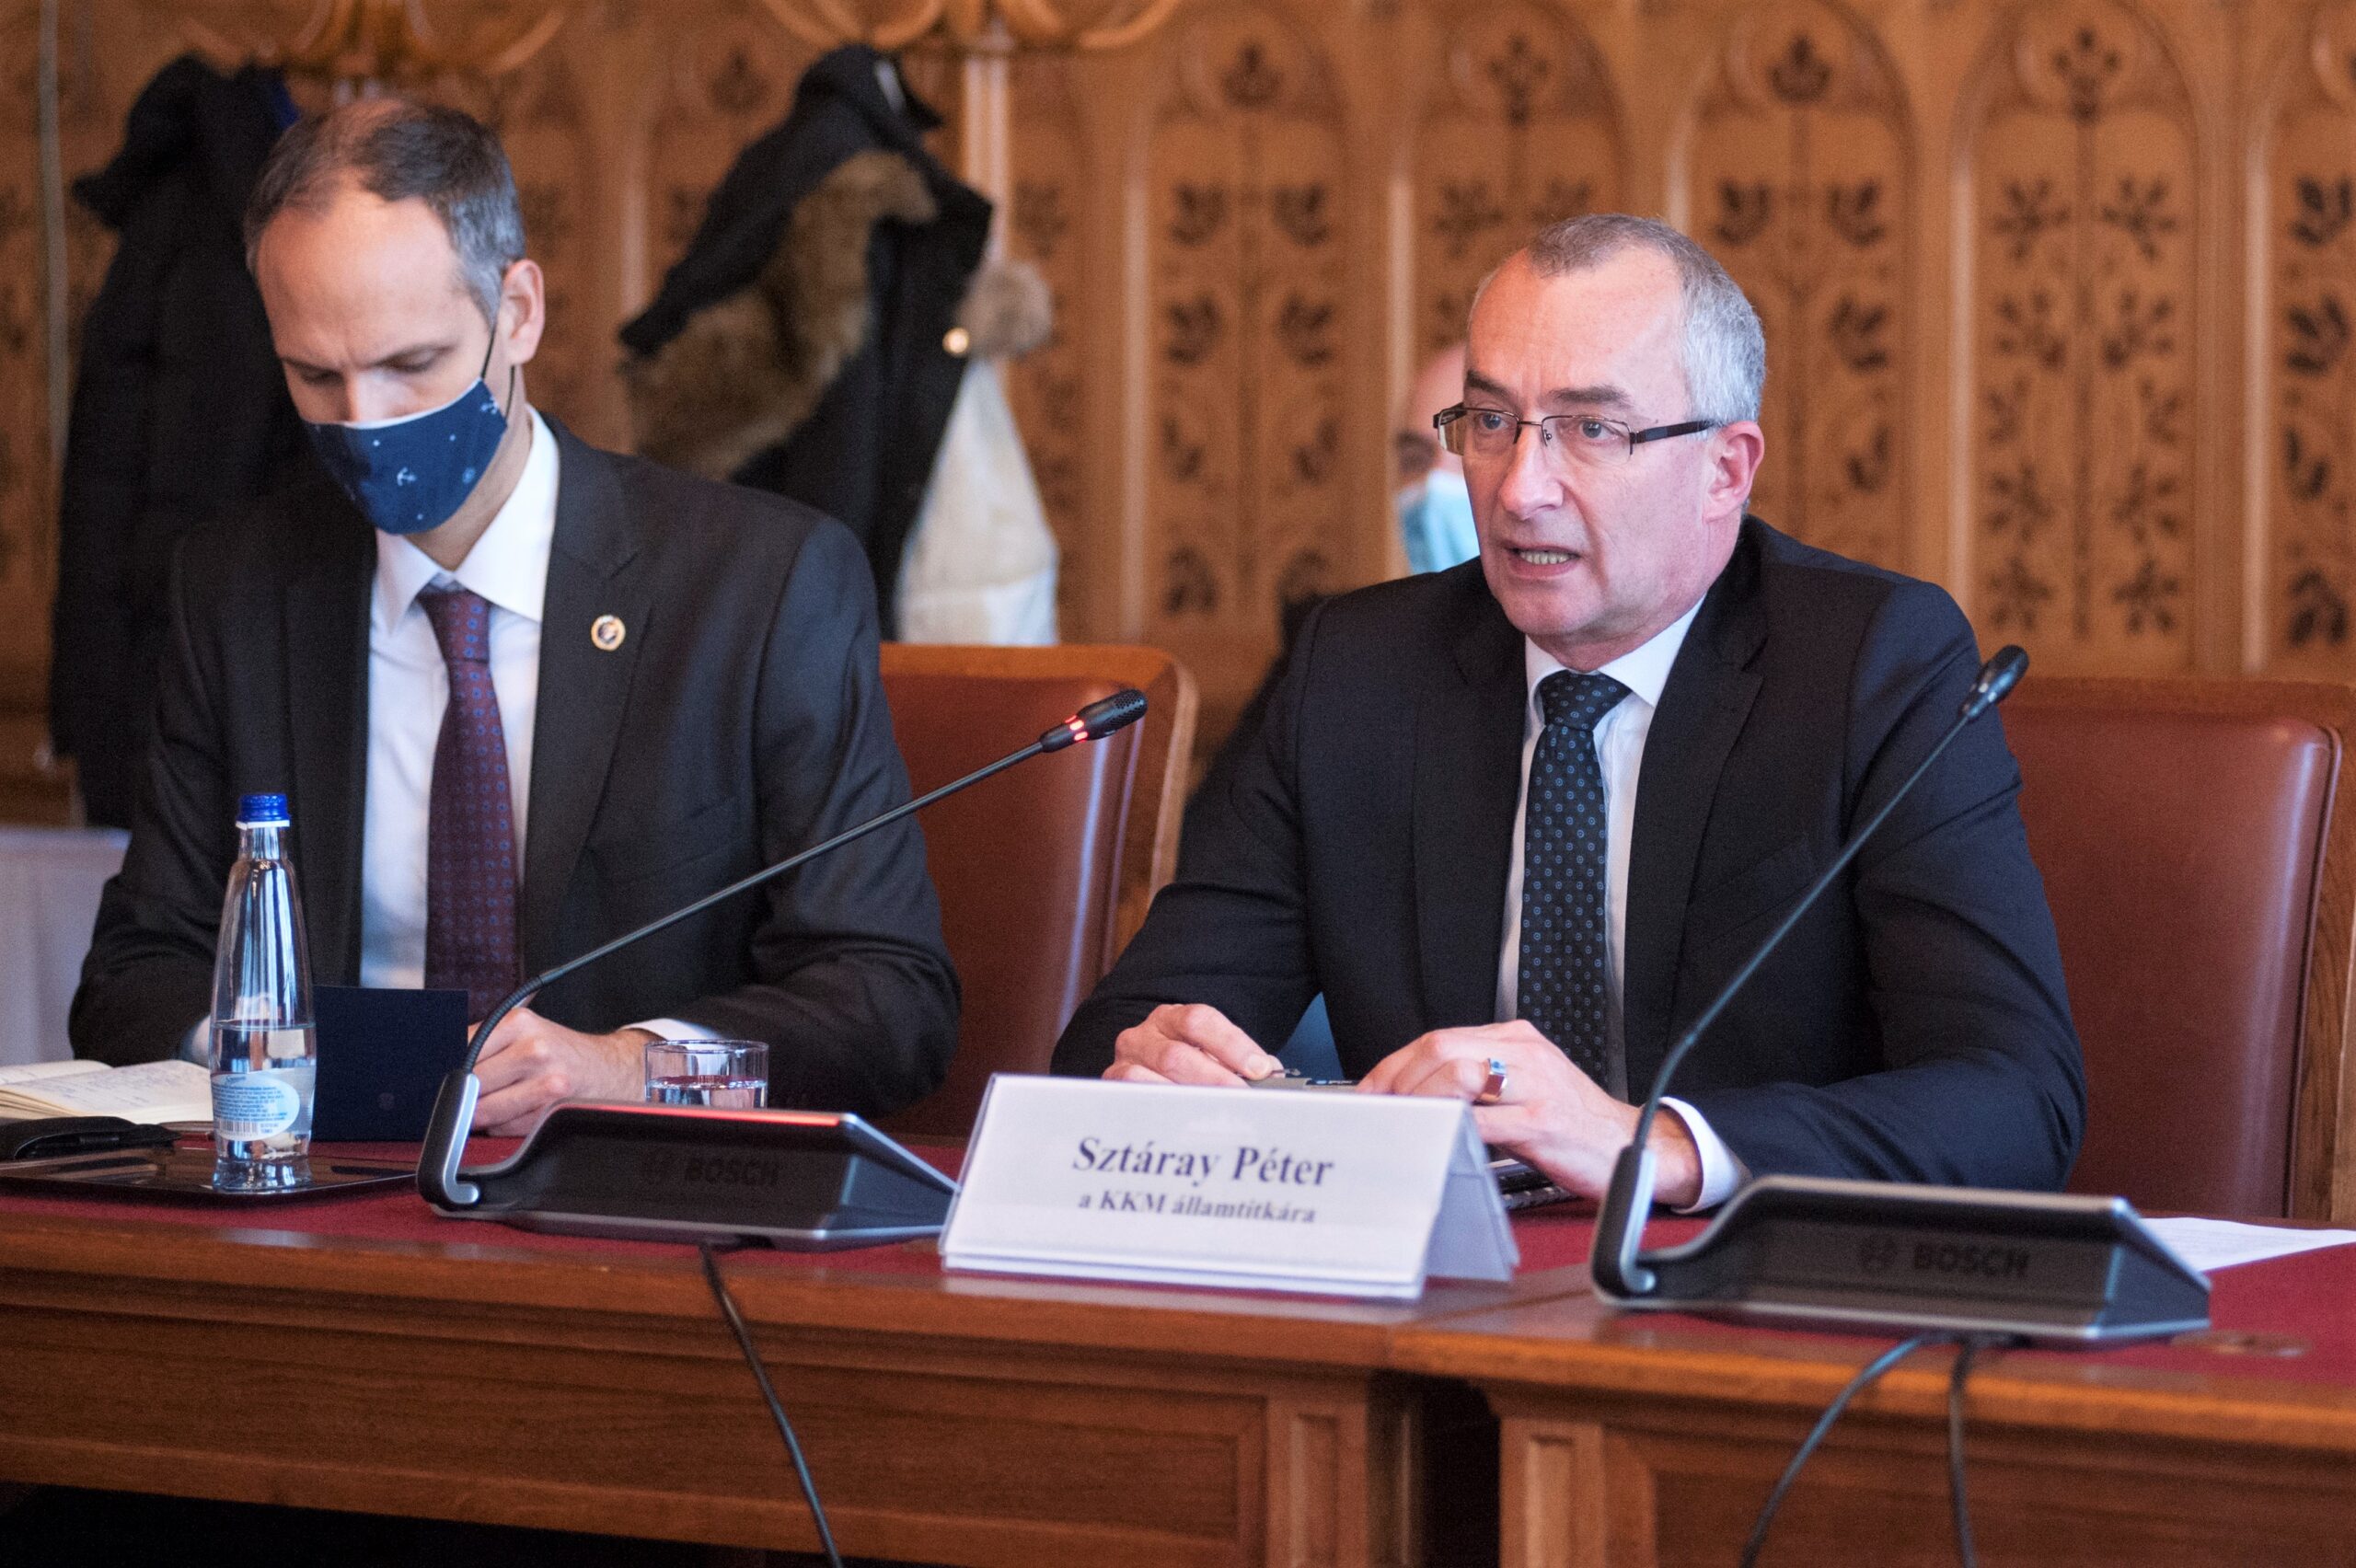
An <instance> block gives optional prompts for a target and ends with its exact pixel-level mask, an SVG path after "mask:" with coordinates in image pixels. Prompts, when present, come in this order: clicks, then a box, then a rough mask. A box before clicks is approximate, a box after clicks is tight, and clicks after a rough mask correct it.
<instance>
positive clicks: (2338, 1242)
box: [2143, 1218, 2356, 1274]
mask: <svg viewBox="0 0 2356 1568" xmlns="http://www.w3.org/2000/svg"><path fill="white" fill-rule="evenodd" d="M2143 1223H2144V1224H2145V1225H2147V1226H2149V1227H2151V1228H2152V1229H2153V1230H2154V1232H2155V1233H2157V1235H2158V1236H2159V1238H2160V1239H2161V1240H2163V1241H2165V1242H2166V1243H2167V1244H2168V1245H2169V1246H2170V1247H2172V1248H2174V1249H2175V1250H2176V1253H2177V1256H2178V1257H2180V1258H2182V1259H2183V1260H2184V1261H2185V1262H2188V1263H2190V1264H2191V1265H2192V1266H2193V1267H2194V1268H2196V1269H2199V1270H2200V1272H2201V1273H2202V1274H2215V1273H2216V1272H2217V1271H2218V1270H2219V1269H2229V1268H2232V1267H2233V1266H2234V1265H2235V1264H2236V1263H2257V1262H2265V1261H2266V1260H2267V1259H2269V1258H2287V1257H2289V1256H2291V1254H2292V1253H2293V1252H2306V1251H2314V1250H2315V1249H2316V1248H2317V1247H2344V1246H2346V1245H2347V1244H2348V1243H2350V1242H2351V1241H2356V1230H2296V1229H2292V1228H2289V1227H2286V1226H2281V1225H2245V1224H2243V1223H2241V1222H2240V1221H2238V1220H2232V1219H2199V1218H2181V1219H2146V1220H2145V1221H2144V1222H2143Z"/></svg>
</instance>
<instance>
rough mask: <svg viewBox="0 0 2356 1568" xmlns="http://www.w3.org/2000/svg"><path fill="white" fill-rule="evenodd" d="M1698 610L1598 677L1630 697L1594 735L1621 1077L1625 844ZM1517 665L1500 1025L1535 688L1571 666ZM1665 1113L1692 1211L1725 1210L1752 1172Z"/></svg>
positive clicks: (1516, 934) (1669, 1105)
mask: <svg viewBox="0 0 2356 1568" xmlns="http://www.w3.org/2000/svg"><path fill="white" fill-rule="evenodd" d="M1701 607H1702V605H1701V602H1700V601H1699V600H1696V601H1695V602H1694V604H1693V607H1692V609H1689V610H1687V611H1686V612H1685V613H1684V614H1683V615H1681V616H1680V617H1678V618H1677V619H1676V620H1675V621H1673V622H1671V623H1670V624H1669V626H1668V627H1666V628H1663V629H1662V630H1661V631H1660V632H1658V633H1657V634H1656V635H1655V636H1654V638H1653V639H1652V640H1651V641H1649V642H1646V644H1645V645H1644V646H1643V647H1641V648H1638V649H1635V650H1634V651H1631V652H1627V653H1623V654H1622V655H1621V656H1620V657H1619V658H1617V659H1614V660H1612V661H1611V663H1608V664H1606V665H1604V666H1603V667H1602V668H1601V669H1600V670H1598V671H1596V672H1595V673H1596V674H1604V675H1609V676H1611V678H1612V679H1613V680H1615V681H1618V682H1619V683H1620V684H1621V685H1622V686H1626V687H1627V688H1628V695H1627V696H1626V697H1623V698H1621V699H1620V701H1619V703H1618V705H1617V706H1615V707H1614V708H1613V709H1611V711H1610V712H1608V713H1606V714H1605V715H1604V716H1603V717H1602V718H1601V719H1600V720H1598V721H1596V726H1595V755H1596V761H1597V762H1598V763H1599V764H1600V766H1601V767H1602V770H1603V801H1604V814H1605V834H1606V837H1605V845H1604V871H1603V890H1604V906H1605V915H1606V919H1605V925H1606V927H1607V931H1606V934H1605V942H1606V951H1608V952H1609V954H1610V956H1611V973H1610V974H1608V975H1607V976H1606V985H1607V987H1608V992H1609V1000H1608V1002H1607V1005H1606V1007H1605V1009H1604V1019H1605V1022H1604V1030H1605V1036H1606V1040H1607V1042H1608V1043H1609V1044H1610V1046H1611V1062H1612V1068H1613V1071H1614V1072H1615V1073H1618V1074H1620V1075H1622V1076H1623V1078H1624V1076H1625V1073H1626V1070H1627V1069H1626V1065H1625V1064H1626V1053H1625V1051H1624V1050H1623V1042H1622V1039H1621V1010H1620V1009H1621V997H1620V992H1621V980H1622V976H1623V973H1624V971H1625V969H1626V967H1627V962H1626V951H1627V931H1628V844H1629V838H1630V836H1631V835H1632V833H1633V832H1634V827H1635V820H1636V780H1637V778H1638V776H1639V774H1640V773H1641V772H1642V770H1643V767H1644V761H1645V738H1646V736H1647V735H1648V734H1650V733H1651V732H1652V727H1653V711H1654V709H1657V707H1659V705H1660V694H1661V688H1662V687H1664V686H1667V685H1668V684H1669V666H1670V665H1672V664H1674V663H1677V651H1678V650H1679V649H1680V648H1682V647H1683V646H1684V645H1685V634H1686V632H1687V631H1689V630H1690V629H1692V625H1693V617H1694V616H1695V614H1696V613H1698V612H1699V611H1700V609H1701ZM1521 663H1522V674H1523V677H1524V681H1525V690H1526V693H1527V696H1526V698H1525V700H1524V702H1523V704H1522V736H1521V799H1520V801H1519V803H1518V804H1517V805H1516V806H1515V807H1514V813H1513V857H1512V859H1511V860H1510V861H1509V862H1508V863H1507V870H1506V907H1505V937H1506V940H1505V946H1504V949H1503V951H1501V952H1500V954H1499V956H1498V960H1497V1008H1496V1016H1497V1020H1498V1021H1500V1022H1503V1021H1505V1020H1508V1019H1512V1018H1515V1017H1518V1016H1519V1013H1518V1011H1517V1005H1518V997H1517V996H1516V992H1517V991H1518V990H1519V986H1520V981H1521V833H1522V824H1523V820H1524V818H1525V817H1526V816H1527V814H1528V813H1529V810H1530V758H1531V757H1533V756H1535V755H1537V752H1538V736H1539V733H1540V732H1542V731H1543V730H1544V729H1545V728H1546V710H1545V709H1543V708H1542V707H1541V706H1540V704H1539V701H1538V683H1539V682H1541V681H1542V680H1544V679H1545V678H1546V677H1547V676H1548V675H1551V674H1553V673H1554V672H1555V671H1557V670H1560V669H1564V668H1565V667H1566V666H1565V665H1564V664H1563V663H1561V662H1560V661H1558V660H1557V659H1555V657H1554V656H1553V654H1551V653H1549V652H1547V651H1545V650H1544V649H1542V648H1541V647H1539V646H1538V644H1536V643H1535V642H1532V641H1530V640H1529V639H1527V638H1524V639H1523V640H1522V645H1521ZM1603 1087H1604V1089H1605V1090H1607V1091H1609V1092H1610V1093H1611V1095H1613V1096H1614V1097H1615V1098H1617V1099H1621V1100H1631V1099H1634V1098H1639V1097H1641V1095H1642V1093H1643V1090H1644V1087H1646V1086H1634V1087H1635V1094H1634V1095H1632V1094H1631V1092H1630V1090H1631V1087H1632V1086H1631V1085H1629V1084H1627V1083H1625V1082H1624V1081H1623V1082H1614V1083H1608V1084H1605V1085H1604V1086H1603ZM1661 1105H1662V1107H1663V1108H1664V1109H1666V1110H1669V1111H1671V1112H1674V1113H1676V1115H1677V1117H1678V1119H1679V1120H1680V1121H1682V1122H1683V1123H1684V1124H1685V1128H1686V1131H1688V1132H1689V1133H1691V1134H1692V1136H1693V1145H1694V1147H1695V1148H1696V1149H1697V1150H1699V1151H1700V1154H1701V1159H1702V1195H1701V1198H1700V1199H1699V1201H1697V1202H1696V1203H1695V1204H1694V1205H1693V1207H1694V1208H1696V1209H1703V1208H1711V1207H1715V1205H1719V1204H1722V1203H1724V1202H1726V1201H1727V1198H1728V1197H1730V1196H1732V1195H1733V1193H1734V1190H1735V1188H1737V1187H1738V1186H1739V1185H1741V1183H1742V1182H1743V1179H1744V1178H1745V1177H1747V1176H1748V1175H1749V1174H1750V1172H1749V1171H1747V1170H1744V1169H1743V1166H1742V1162H1741V1161H1740V1160H1738V1159H1736V1158H1735V1156H1734V1151H1733V1150H1732V1149H1730V1148H1728V1147H1727V1146H1726V1143H1725V1140H1723V1139H1721V1138H1720V1137H1719V1136H1718V1135H1717V1134H1716V1133H1715V1132H1714V1131H1713V1130H1712V1129H1711V1127H1710V1124H1709V1123H1708V1121H1706V1120H1705V1119H1704V1118H1703V1115H1702V1113H1700V1112H1699V1111H1696V1110H1694V1109H1693V1107H1692V1106H1691V1105H1688V1104H1687V1103H1685V1101H1681V1100H1671V1099H1666V1098H1664V1099H1663V1100H1662V1101H1661ZM1687 1212H1689V1213H1690V1212H1692V1211H1691V1210H1689V1211H1687Z"/></svg>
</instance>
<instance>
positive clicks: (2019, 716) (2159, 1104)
mask: <svg viewBox="0 0 2356 1568" xmlns="http://www.w3.org/2000/svg"><path fill="white" fill-rule="evenodd" d="M2351 717H2356V705H2351V701H2350V694H2349V693H2348V692H2347V691H2345V690H2343V689H2341V688H2338V687H2330V686H2305V685H2302V684H2296V683H2288V682H2255V681H2253V682H2223V681H2213V682H2212V681H2192V680H2093V679H2055V680H2043V681H2040V680H2038V679H2037V678H2036V677H2035V676H2031V677H2030V679H2029V681H2028V682H2027V683H2026V684H2024V685H2023V686H2022V687H2021V689H2020V692H2019V694H2018V695H2017V696H2016V697H2015V698H2014V699H2013V701H2012V702H2011V703H2009V704H2008V705H2007V706H2006V707H2005V709H2004V723H2005V729H2006V732H2007V734H2008V737H2009V738H2010V740H2011V742H2012V746H2013V751H2014V754H2015V755H2016V756H2017V757H2018V758H2019V759H2020V766H2021V776H2022V788H2021V814H2022V816H2023V818H2024V819H2025V820H2026V822H2027V828H2028V841H2029V849H2030V852H2031V854H2032V855H2033V856H2034V857H2035V859H2036V860H2037V864H2038V869H2039V870H2040V871H2041V872H2042V873H2043V875H2044V878H2045V887H2046V896H2047V899H2048V901H2049V902H2050V905H2051V907H2052V910H2053V918H2054V924H2055V926H2056V927H2057V928H2058V929H2059V931H2060V934H2061V962H2062V967H2063V970H2064V972H2065V974H2067V976H2068V980H2069V986H2070V1004H2071V1010H2072V1012H2073V1015H2074V1017H2075V1019H2076V1020H2077V1025H2078V1033H2079V1037H2080V1039H2081V1040H2082V1041H2083V1042H2084V1043H2085V1063H2086V1095H2087V1113H2086V1137H2085V1148H2084V1150H2083V1151H2082V1152H2081V1153H2080V1155H2079V1158H2078V1164H2077V1169H2076V1170H2074V1171H2073V1173H2072V1176H2071V1181H2070V1186H2071V1190H2072V1191H2073V1192H2081V1193H2120V1194H2122V1195H2124V1196H2126V1197H2127V1198H2129V1199H2131V1201H2132V1202H2134V1203H2135V1204H2136V1205H2138V1206H2139V1207H2141V1208H2144V1209H2148V1210H2185V1211H2191V1212H2196V1213H2207V1214H2232V1215H2251V1216H2284V1215H2313V1216H2315V1217H2318V1218H2319V1217H2322V1216H2323V1214H2324V1213H2325V1212H2327V1209H2328V1206H2329V1203H2330V1197H2329V1192H2330V1186H2331V1177H2332V1172H2331V1155H2332V1151H2333V1148H2334V1146H2335V1145H2336V1144H2337V1143H2338V1142H2339V1139H2338V1136H2337V1134H2338V1122H2339V1116H2338V1109H2339V1108H2338V1105H2337V1101H2338V1093H2337V1090H2338V1083H2339V1066H2340V1063H2341V1061H2342V1059H2343V1058H2344V1052H2345V1045H2344V1038H2343V1036H2344V1033H2345V1018H2344V1013H2345V1003H2346V996H2347V978H2348V963H2349V945H2350V912H2349V906H2348V897H2347V880H2348V874H2349V870H2350V868H2349V865H2348V846H2347V844H2346V842H2345V839H2346V834H2345V832H2344V831H2343V832H2341V833H2339V834H2335V833H2334V831H2333V830H2334V829H2335V827H2339V828H2343V829H2344V828H2345V826H2346V824H2345V823H2343V822H2340V821H2339V820H2338V819H2339V813H2336V812H2335V797H2336V794H2337V790H2338V788H2339V778H2340V770H2341V754H2342V749H2343V740H2342V737H2343V735H2344V734H2345V733H2346V730H2345V725H2346V723H2347V721H2349V720H2350V718H2351ZM2334 876H2337V878H2338V879H2339V886H2338V888H2337V890H2336V891H2335V892H2334V893H2333V894H2331V895H2330V896H2327V892H2326V890H2327V885H2328V884H2329V882H2330V879H2331V878H2332V877H2334ZM2325 1088H2328V1090H2329V1099H2330V1101H2332V1103H2331V1104H2330V1105H2328V1106H2326V1105H2324V1104H2321V1103H2303V1101H2304V1100H2305V1099H2306V1098H2307V1097H2308V1096H2311V1095H2312V1094H2313V1093H2314V1092H2315V1091H2316V1090H2322V1089H2325ZM2303 1090H2304V1093H2303ZM2318 1114H2320V1116H2321V1122H2320V1124H2319V1125H2318V1124H2316V1117H2317V1116H2318ZM2318 1156H2320V1163H2318Z"/></svg>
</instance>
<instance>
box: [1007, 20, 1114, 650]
mask: <svg viewBox="0 0 2356 1568" xmlns="http://www.w3.org/2000/svg"><path fill="white" fill-rule="evenodd" d="M1009 75H1010V76H1011V89H1012V97H1013V101H1014V144H1013V146H1012V148H1011V157H1012V161H1013V165H1014V167H1015V168H1016V169H1018V170H1020V171H1021V172H1020V174H1019V175H1018V176H1017V178H1016V179H1015V181H1014V190H1013V200H1012V201H1011V202H1009V203H1008V210H1007V211H1006V212H1004V213H1001V214H1000V218H999V221H1000V223H1001V225H1003V227H1002V233H1003V236H1004V239H1005V245H1006V249H1007V252H1008V254H1009V255H1011V256H1013V257H1016V258H1019V259H1022V260H1024V261H1027V262H1029V263H1030V264H1031V265H1032V266H1034V267H1035V268H1037V269H1038V271H1039V275H1040V276H1041V277H1042V278H1044V279H1045V281H1046V284H1047V289H1048V293H1049V294H1050V295H1051V296H1052V298H1053V300H1054V302H1055V310H1056V326H1055V335H1054V336H1053V337H1052V338H1050V339H1049V340H1048V341H1047V342H1046V343H1045V345H1043V346H1042V347H1040V348H1038V349H1036V350H1034V351H1033V352H1031V353H1030V354H1028V355H1026V356H1024V357H1023V358H1022V359H1021V360H1019V361H1017V362H1016V363H1014V364H1013V365H1011V367H1009V370H1008V374H1007V400H1008V401H1009V402H1010V403H1011V404H1012V405H1013V408H1014V417H1015V421H1016V423H1017V424H1018V425H1019V426H1020V427H1021V428H1022V440H1023V444H1024V446H1025V447H1026V448H1028V450H1029V453H1030V456H1031V474H1032V478H1034V480H1036V481H1037V483H1038V486H1039V501H1040V504H1041V505H1043V506H1045V508H1046V512H1047V521H1048V524H1049V525H1051V526H1052V527H1053V528H1054V529H1055V531H1056V543H1057V547H1058V548H1059V549H1060V551H1061V557H1062V559H1061V563H1060V571H1059V574H1058V576H1057V581H1056V589H1057V621H1058V623H1059V628H1060V629H1061V630H1062V632H1063V635H1064V636H1066V637H1067V638H1070V639H1072V640H1080V638H1082V637H1084V636H1086V635H1087V632H1086V628H1087V627H1088V626H1089V625H1090V623H1091V600H1092V598H1093V596H1094V594H1095V593H1096V591H1097V586H1098V583H1099V582H1100V580H1101V579H1102V577H1103V556H1104V555H1105V554H1106V553H1108V552H1107V551H1106V550H1105V549H1104V548H1103V547H1104V546H1106V545H1108V544H1111V543H1113V541H1111V540H1108V539H1105V538H1103V536H1102V533H1101V531H1100V530H1097V529H1094V528H1091V526H1090V520H1089V516H1088V510H1087V507H1088V502H1087V493H1088V492H1087V467H1088V455H1089V440H1088V422H1087V418H1088V409H1089V404H1090V396H1089V393H1090V387H1091V383H1093V382H1096V381H1098V380H1099V378H1100V372H1101V368H1102V361H1101V360H1097V361H1091V356H1090V355H1089V353H1088V352H1087V349H1088V342H1089V339H1090V337H1091V334H1090V332H1089V330H1088V327H1087V324H1086V322H1085V319H1084V317H1081V316H1080V312H1082V311H1084V310H1085V309H1086V308H1087V302H1088V299H1089V297H1090V293H1089V284H1090V276H1089V269H1088V251H1087V248H1086V247H1085V245H1084V244H1083V243H1082V240H1083V236H1084V235H1085V233H1086V232H1087V231H1089V230H1090V229H1091V228H1092V227H1093V226H1094V225H1096V224H1098V223H1099V222H1101V221H1102V220H1101V217H1100V213H1101V210H1102V209H1101V205H1100V202H1099V200H1098V194H1099V193H1098V188H1097V187H1096V185H1095V184H1094V183H1093V182H1091V180H1090V179H1089V178H1088V163H1087V156H1086V152H1085V144H1086V135H1085V132H1084V131H1083V130H1082V127H1081V123H1080V112H1079V107H1078V105H1077V104H1076V103H1075V101H1074V99H1073V97H1072V76H1071V71H1070V68H1069V66H1068V63H1066V62H1065V61H1063V60H1060V59H1057V58H1054V57H1046V58H1026V59H1023V60H1020V61H1017V62H1016V63H1014V65H1013V66H1012V68H1011V71H1010V73H1009ZM1104 379H1109V378H1104Z"/></svg>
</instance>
